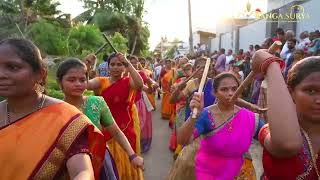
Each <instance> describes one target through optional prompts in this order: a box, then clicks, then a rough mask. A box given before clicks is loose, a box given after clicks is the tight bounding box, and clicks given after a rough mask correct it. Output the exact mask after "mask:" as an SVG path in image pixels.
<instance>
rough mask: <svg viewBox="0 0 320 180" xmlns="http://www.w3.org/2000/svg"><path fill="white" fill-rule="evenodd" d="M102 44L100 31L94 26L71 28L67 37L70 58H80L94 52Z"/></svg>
mask: <svg viewBox="0 0 320 180" xmlns="http://www.w3.org/2000/svg"><path fill="white" fill-rule="evenodd" d="M103 42H104V39H103V37H102V35H101V31H100V30H99V28H98V27H96V26H95V25H79V26H75V27H72V28H71V30H70V32H69V36H68V52H69V54H70V55H71V56H77V55H80V56H81V57H82V56H84V55H86V54H88V53H92V52H94V51H95V50H96V49H98V48H99V46H101V45H102V44H103Z"/></svg>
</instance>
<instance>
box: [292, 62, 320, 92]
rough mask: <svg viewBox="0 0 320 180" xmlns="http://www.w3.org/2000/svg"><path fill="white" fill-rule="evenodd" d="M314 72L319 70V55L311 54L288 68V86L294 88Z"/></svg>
mask: <svg viewBox="0 0 320 180" xmlns="http://www.w3.org/2000/svg"><path fill="white" fill-rule="evenodd" d="M314 72H320V56H312V57H308V58H305V59H302V60H301V61H298V62H297V63H296V64H295V65H294V66H293V67H292V68H291V69H290V70H289V73H288V80H287V84H288V87H289V88H292V89H294V88H295V87H296V86H297V85H299V84H300V83H301V81H303V80H304V79H305V78H306V77H308V76H309V75H310V74H312V73H314Z"/></svg>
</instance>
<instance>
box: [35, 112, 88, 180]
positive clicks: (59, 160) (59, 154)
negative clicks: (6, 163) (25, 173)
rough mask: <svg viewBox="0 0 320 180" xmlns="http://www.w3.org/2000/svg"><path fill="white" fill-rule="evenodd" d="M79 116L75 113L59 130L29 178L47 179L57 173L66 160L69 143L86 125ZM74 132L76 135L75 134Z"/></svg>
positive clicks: (70, 143)
mask: <svg viewBox="0 0 320 180" xmlns="http://www.w3.org/2000/svg"><path fill="white" fill-rule="evenodd" d="M80 118H81V115H80V114H77V115H76V116H74V117H73V118H72V119H71V120H70V122H68V123H67V124H66V125H65V127H64V128H63V129H62V130H61V131H60V133H59V136H58V137H57V140H56V142H55V143H54V144H53V145H52V147H51V148H50V149H49V151H48V152H47V154H46V155H45V156H44V157H43V159H42V160H41V161H40V163H39V164H38V166H37V168H36V169H35V170H34V172H33V173H32V175H31V176H30V178H31V179H48V178H53V177H54V176H55V175H56V174H57V172H58V171H59V170H60V168H61V166H62V164H63V163H64V162H65V160H66V159H65V157H66V154H67V152H68V151H69V149H70V147H71V145H72V144H73V142H74V141H75V140H76V139H77V137H78V136H79V134H80V133H81V132H82V131H83V129H84V128H85V127H86V126H87V122H86V121H81V120H79V119H80ZM75 134H77V135H76V136H75Z"/></svg>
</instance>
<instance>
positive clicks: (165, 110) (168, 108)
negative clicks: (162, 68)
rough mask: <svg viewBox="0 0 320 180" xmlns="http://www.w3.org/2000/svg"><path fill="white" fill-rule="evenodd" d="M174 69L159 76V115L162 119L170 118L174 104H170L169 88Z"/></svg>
mask: <svg viewBox="0 0 320 180" xmlns="http://www.w3.org/2000/svg"><path fill="white" fill-rule="evenodd" d="M174 71H175V70H174V69H171V70H170V71H168V72H166V73H165V75H164V76H163V77H162V78H161V85H162V91H163V97H162V102H161V117H162V119H170V117H171V114H172V113H173V112H174V109H173V108H174V104H170V96H171V94H170V89H171V86H172V83H173V81H174V74H175V73H174Z"/></svg>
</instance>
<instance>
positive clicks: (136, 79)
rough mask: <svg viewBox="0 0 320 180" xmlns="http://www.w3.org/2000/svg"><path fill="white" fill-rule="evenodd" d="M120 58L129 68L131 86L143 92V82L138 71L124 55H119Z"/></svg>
mask: <svg viewBox="0 0 320 180" xmlns="http://www.w3.org/2000/svg"><path fill="white" fill-rule="evenodd" d="M118 56H119V59H120V60H121V61H122V63H123V64H124V65H125V66H126V67H127V71H128V72H129V74H130V86H131V87H132V88H134V89H137V90H141V89H142V87H143V80H142V78H141V76H140V75H139V73H138V71H137V70H136V69H135V68H134V67H133V66H132V64H131V63H130V61H128V59H127V58H126V57H125V56H124V55H123V54H121V53H119V54H118Z"/></svg>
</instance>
